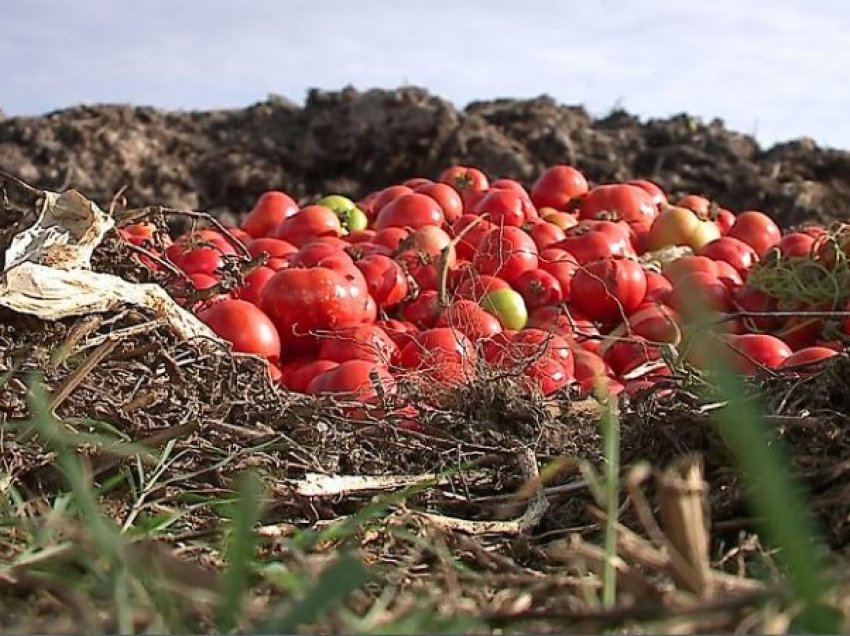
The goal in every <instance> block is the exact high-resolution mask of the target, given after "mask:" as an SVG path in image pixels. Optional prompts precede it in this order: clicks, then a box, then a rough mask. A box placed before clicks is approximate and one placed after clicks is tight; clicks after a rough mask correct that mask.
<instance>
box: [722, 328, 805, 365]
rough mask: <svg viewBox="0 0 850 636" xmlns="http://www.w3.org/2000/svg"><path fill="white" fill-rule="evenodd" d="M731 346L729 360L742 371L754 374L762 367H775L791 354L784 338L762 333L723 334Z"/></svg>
mask: <svg viewBox="0 0 850 636" xmlns="http://www.w3.org/2000/svg"><path fill="white" fill-rule="evenodd" d="M723 340H724V341H725V342H726V343H727V345H728V346H729V355H728V358H729V361H730V363H731V364H732V366H733V368H734V369H735V370H737V371H739V372H740V373H744V374H753V373H755V372H756V371H757V370H759V369H760V368H761V367H767V368H768V369H775V368H777V367H778V366H779V365H781V364H782V363H783V362H784V361H785V359H786V358H788V357H789V356H790V355H791V349H789V348H788V345H786V344H785V343H784V342H782V340H780V339H779V338H776V337H774V336H769V335H767V334H760V333H747V334H743V335H740V336H739V335H735V334H729V335H725V336H723Z"/></svg>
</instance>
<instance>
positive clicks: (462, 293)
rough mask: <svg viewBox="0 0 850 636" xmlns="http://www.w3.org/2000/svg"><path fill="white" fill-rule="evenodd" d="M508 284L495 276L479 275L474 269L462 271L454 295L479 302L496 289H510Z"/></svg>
mask: <svg viewBox="0 0 850 636" xmlns="http://www.w3.org/2000/svg"><path fill="white" fill-rule="evenodd" d="M510 288H511V286H510V285H508V283H507V282H506V281H505V280H503V279H501V278H498V277H497V276H488V275H486V274H479V273H477V272H476V271H475V270H474V269H472V268H469V269H465V270H463V275H462V278H460V280H459V281H458V283H457V287H455V295H456V296H457V297H458V298H463V299H466V300H473V301H475V302H478V301H480V300H481V299H482V298H484V296H486V295H487V294H489V293H490V292H492V291H496V290H497V289H510Z"/></svg>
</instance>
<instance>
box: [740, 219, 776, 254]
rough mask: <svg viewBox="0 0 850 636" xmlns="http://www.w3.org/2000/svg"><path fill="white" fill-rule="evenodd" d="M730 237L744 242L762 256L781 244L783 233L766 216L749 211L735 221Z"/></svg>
mask: <svg viewBox="0 0 850 636" xmlns="http://www.w3.org/2000/svg"><path fill="white" fill-rule="evenodd" d="M729 236H731V237H733V238H736V239H739V240H741V241H743V242H744V243H746V244H747V245H749V246H750V247H752V248H753V249H754V250H755V251H756V254H758V255H759V256H761V255H762V254H764V253H765V252H766V251H767V250H769V249H770V248H771V247H773V246H774V245H776V244H777V243H779V240H780V239H781V238H782V232H781V231H780V230H779V226H778V225H776V223H774V222H773V221H772V220H771V219H770V217H769V216H767V215H766V214H763V213H762V212H757V211H755V210H748V211H747V212H742V213H741V214H739V215H738V217H737V218H736V219H735V224H734V225H733V226H732V229H730V230H729Z"/></svg>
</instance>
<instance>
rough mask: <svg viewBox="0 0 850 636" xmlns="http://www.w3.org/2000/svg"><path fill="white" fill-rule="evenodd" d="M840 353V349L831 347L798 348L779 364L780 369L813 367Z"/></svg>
mask: <svg viewBox="0 0 850 636" xmlns="http://www.w3.org/2000/svg"><path fill="white" fill-rule="evenodd" d="M837 355H838V351H836V350H835V349H832V348H830V347H819V346H811V347H803V348H802V349H797V351H795V352H794V353H792V354H791V355H790V356H788V357H787V358H785V360H783V361H782V363H781V364H780V365H779V368H780V369H795V368H796V367H806V368H808V369H810V370H811V369H813V368H814V367H815V366H816V365H818V363H819V362H823V361H824V360H828V359H829V358H834V357H835V356H837Z"/></svg>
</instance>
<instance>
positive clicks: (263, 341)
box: [198, 300, 280, 362]
mask: <svg viewBox="0 0 850 636" xmlns="http://www.w3.org/2000/svg"><path fill="white" fill-rule="evenodd" d="M198 317H199V318H200V319H201V320H203V321H204V322H205V323H206V324H207V325H209V327H210V329H212V330H213V331H214V332H216V333H217V334H218V335H219V336H221V337H222V338H224V339H225V340H227V341H229V342H230V343H232V345H233V350H234V351H237V352H240V353H252V354H255V355H260V356H264V357H266V358H268V359H269V360H271V361H272V362H275V361H277V360H278V359H279V358H280V338H279V337H278V333H277V330H276V329H275V327H274V325H273V324H272V321H271V320H269V317H268V316H266V314H264V313H263V312H262V311H260V309H258V308H257V306H256V305H252V304H251V303H249V302H247V301H244V300H222V301H220V302H217V303H215V304H213V305H211V306H209V307H207V308H206V309H204V310H202V311H201V312H200V313H199V315H198Z"/></svg>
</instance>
